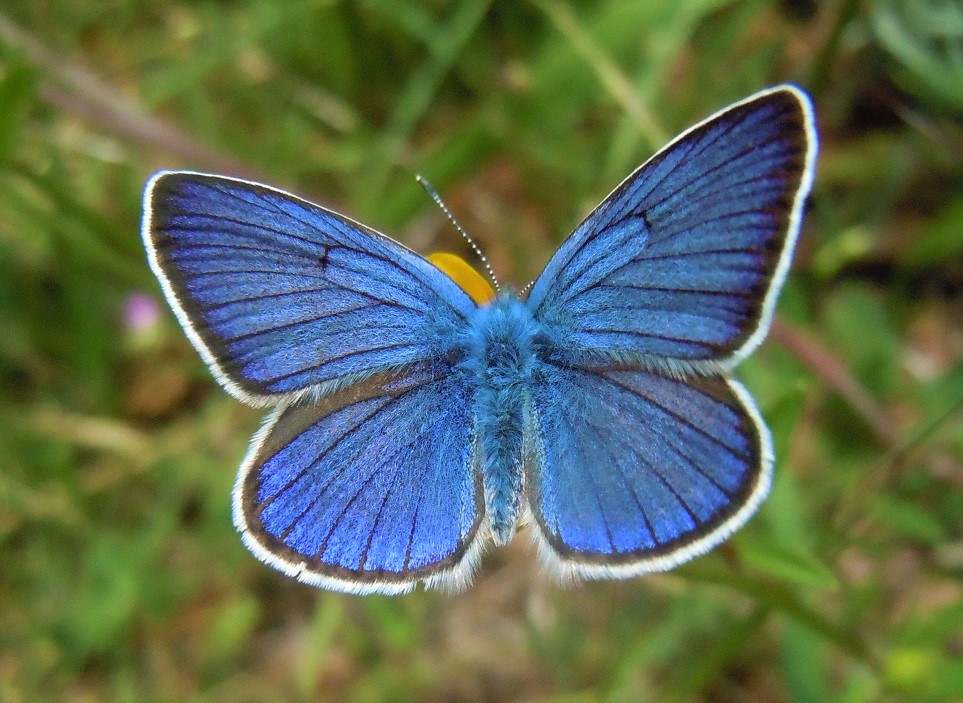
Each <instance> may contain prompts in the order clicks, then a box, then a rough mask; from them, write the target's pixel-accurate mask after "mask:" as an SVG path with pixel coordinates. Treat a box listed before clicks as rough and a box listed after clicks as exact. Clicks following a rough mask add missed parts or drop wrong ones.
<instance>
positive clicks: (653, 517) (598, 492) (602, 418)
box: [526, 364, 773, 578]
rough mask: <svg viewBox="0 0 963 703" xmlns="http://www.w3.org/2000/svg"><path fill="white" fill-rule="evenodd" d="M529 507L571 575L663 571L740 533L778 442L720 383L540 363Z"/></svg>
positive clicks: (544, 544) (747, 400)
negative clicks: (772, 440) (739, 529)
mask: <svg viewBox="0 0 963 703" xmlns="http://www.w3.org/2000/svg"><path fill="white" fill-rule="evenodd" d="M535 379H536V380H535V382H534V383H533V395H532V401H533V406H534V410H533V423H532V427H533V430H532V433H531V437H530V438H529V451H528V454H529V461H528V466H529V481H528V484H527V486H526V491H527V496H526V498H527V500H528V504H529V506H530V509H531V511H532V517H533V518H534V522H535V525H536V530H535V532H536V534H537V537H538V542H539V546H540V552H541V554H542V556H543V558H544V559H545V561H546V562H547V563H548V564H549V565H550V566H552V567H554V570H555V571H556V572H557V573H559V574H561V575H562V576H563V577H572V576H576V577H578V576H582V577H589V578H613V577H615V578H622V577H627V576H633V575H636V574H642V573H648V572H653V571H664V570H666V569H671V568H672V567H674V566H676V565H678V564H680V563H682V562H685V561H688V560H689V559H692V558H693V557H695V556H697V555H699V554H702V553H704V552H706V551H708V550H709V549H711V548H712V547H714V546H715V545H716V544H718V543H719V542H721V541H722V540H724V539H725V538H726V537H728V536H729V535H730V534H732V532H734V531H735V530H736V529H738V528H739V527H740V526H741V525H742V524H743V523H744V522H745V521H746V520H747V519H748V518H749V516H750V515H751V514H752V513H753V512H754V511H755V509H756V507H757V506H758V505H759V503H760V502H761V501H762V499H763V498H764V497H765V496H766V494H767V492H768V490H769V485H770V480H771V469H772V461H773V459H772V442H771V439H770V435H769V432H768V430H767V429H766V426H765V425H764V424H763V422H762V420H761V418H760V417H759V413H758V411H757V410H756V407H755V405H754V404H753V401H752V399H751V397H750V396H749V395H748V393H747V392H746V391H745V389H744V388H743V387H742V386H741V385H740V384H739V383H738V382H736V381H734V380H732V379H728V378H724V377H700V378H692V379H688V380H679V379H675V378H672V377H670V376H666V375H662V374H659V373H655V372H649V371H641V370H633V369H625V368H615V367H613V368H609V369H595V370H588V369H577V368H571V367H562V366H554V365H551V364H541V365H540V366H538V367H537V370H536V375H535Z"/></svg>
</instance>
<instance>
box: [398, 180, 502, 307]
mask: <svg viewBox="0 0 963 703" xmlns="http://www.w3.org/2000/svg"><path fill="white" fill-rule="evenodd" d="M415 180H417V181H418V184H419V185H420V186H421V187H422V188H424V189H425V192H426V193H428V195H429V197H430V198H431V199H432V200H434V201H435V204H436V205H437V206H438V207H440V208H441V211H442V212H443V213H445V215H446V216H447V217H448V220H449V221H450V222H451V223H452V224H453V225H454V226H455V229H457V230H458V233H459V234H460V235H461V236H462V237H464V238H465V241H466V242H468V244H469V246H471V248H472V251H474V252H475V254H476V255H477V256H478V258H479V259H481V262H482V264H484V266H485V271H487V272H488V277H489V278H490V279H492V285H493V286H494V287H495V292H496V293H500V292H501V287H500V286H499V285H498V279H497V278H495V271H494V270H493V269H492V266H491V264H490V263H488V257H486V256H485V255H484V254H482V250H481V249H479V248H478V245H477V244H475V241H474V240H473V239H472V238H471V237H469V236H468V232H466V231H465V230H464V229H463V228H462V226H461V225H460V224H458V220H456V219H455V216H454V215H452V214H451V210H449V209H448V206H447V205H445V203H443V202H442V200H441V196H440V195H438V192H437V191H436V190H435V189H434V188H432V187H431V183H429V182H428V181H427V180H425V177H424V176H422V175H421V174H418V175H416V176H415Z"/></svg>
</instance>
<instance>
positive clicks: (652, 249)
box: [529, 86, 816, 373]
mask: <svg viewBox="0 0 963 703" xmlns="http://www.w3.org/2000/svg"><path fill="white" fill-rule="evenodd" d="M815 153H816V136H815V130H814V128H813V114H812V107H811V104H810V101H809V98H808V97H807V96H806V95H805V94H804V93H803V92H802V91H800V90H799V89H797V88H795V87H792V86H782V87H778V88H773V89H770V90H766V91H763V92H761V93H758V94H756V95H754V96H752V97H750V98H748V99H746V100H745V101H743V102H741V103H737V104H735V105H733V106H731V107H728V108H726V109H725V110H723V111H721V112H720V113H718V114H716V115H715V116H713V117H710V118H709V119H707V120H706V121H704V122H702V123H700V124H698V125H696V126H695V127H693V128H691V129H689V130H688V131H686V132H685V133H683V134H682V135H681V136H680V137H678V138H677V139H676V140H675V141H673V142H672V143H671V144H669V145H668V146H667V147H665V148H664V149H662V150H661V151H660V152H659V153H657V154H656V155H655V156H653V157H652V158H651V159H650V160H649V161H647V162H646V163H645V164H644V165H642V166H641V167H640V168H639V169H638V170H637V171H636V172H635V173H633V174H632V175H630V176H629V177H628V178H627V179H626V180H625V181H624V182H623V183H622V184H621V185H619V186H618V187H617V188H616V189H615V190H614V191H613V192H612V193H611V194H610V195H609V196H608V197H607V198H606V199H605V200H604V201H603V202H602V204H601V205H599V206H598V208H597V209H596V210H595V211H594V212H593V213H591V214H590V215H589V216H588V217H587V218H586V219H585V221H584V222H582V224H581V225H579V227H578V228H577V229H576V230H575V232H574V233H573V234H572V235H571V236H570V237H569V238H568V239H567V240H566V241H565V242H564V243H563V244H562V246H561V247H560V248H559V250H558V252H557V253H556V254H555V256H554V257H553V258H552V259H551V261H550V262H549V263H548V265H547V266H546V268H545V270H544V271H543V272H542V274H541V276H540V277H539V278H538V280H537V281H536V282H535V284H534V286H533V288H532V291H531V295H530V296H529V305H530V307H531V308H532V310H533V311H534V313H535V315H536V317H538V319H539V320H540V321H541V322H542V324H543V325H544V326H545V327H546V328H547V329H548V330H550V331H551V336H552V337H553V340H554V346H555V347H556V349H557V356H558V357H559V358H560V359H562V360H565V361H568V362H570V363H579V362H582V361H585V360H586V359H591V358H594V357H604V358H608V359H609V360H611V359H616V360H620V361H633V362H637V363H639V362H641V363H643V364H645V365H646V366H647V367H649V368H660V369H665V370H669V371H671V372H673V373H686V372H689V371H693V370H698V371H718V370H721V369H727V368H731V367H732V366H734V365H735V364H736V363H738V362H739V361H741V360H742V359H743V358H745V356H747V355H748V354H749V353H750V352H751V351H752V350H753V349H754V348H755V347H756V346H757V345H758V344H759V342H760V341H761V340H762V338H763V337H764V336H765V334H766V332H767V331H768V328H769V324H770V321H771V318H772V312H773V308H774V306H775V300H776V296H777V295H778V292H779V289H780V287H781V286H782V282H783V279H784V278H785V275H786V271H787V269H788V267H789V261H790V258H791V256H792V251H793V248H794V245H795V241H796V235H797V233H798V230H799V223H800V217H801V212H802V206H803V201H804V200H805V198H806V196H807V194H808V193H809V189H810V186H811V183H812V172H813V163H814V159H815Z"/></svg>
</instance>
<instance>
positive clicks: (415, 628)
mask: <svg viewBox="0 0 963 703" xmlns="http://www.w3.org/2000/svg"><path fill="white" fill-rule="evenodd" d="M783 80H792V81H796V82H798V83H799V84H801V85H802V86H804V87H806V88H807V89H808V90H810V91H811V93H812V95H813V97H814V100H815V102H816V105H817V111H818V118H819V126H820V133H821V139H822V153H821V156H820V161H819V170H818V176H817V180H816V186H815V191H814V193H813V196H812V198H811V201H810V203H809V207H808V214H807V216H806V220H805V226H804V231H803V234H802V237H801V240H800V246H799V251H798V255H797V257H796V261H795V264H794V267H793V271H792V274H791V275H790V277H789V281H788V283H787V286H786V290H785V292H784V294H783V296H782V299H781V301H780V305H779V321H778V322H777V325H776V327H775V329H774V331H773V334H772V336H771V337H770V339H769V341H768V342H767V343H766V344H765V345H763V347H762V348H761V349H760V350H759V351H758V352H757V353H756V354H755V355H754V356H753V357H752V358H751V359H750V360H749V361H747V362H746V363H745V364H743V366H742V367H741V368H740V371H739V375H740V376H741V378H743V379H744V380H745V382H746V383H747V384H748V385H749V386H750V388H751V389H752V390H753V392H754V393H755V394H756V396H757V397H758V399H759V401H760V405H761V407H762V410H763V414H764V415H765V416H766V418H767V419H768V421H769V423H770V424H771V426H772V428H773V432H774V435H775V439H776V445H777V450H778V456H779V458H778V463H777V465H776V481H775V487H774V489H773V493H772V496H771V497H770V498H769V500H768V501H767V502H766V503H765V504H764V506H763V507H762V509H761V510H760V512H759V514H758V516H757V517H755V518H754V519H753V520H752V521H751V523H750V524H749V525H748V526H747V527H746V528H745V529H744V530H743V531H741V532H740V533H739V534H738V535H737V537H736V538H735V539H733V540H732V541H731V542H729V543H727V544H726V545H725V546H724V547H722V548H720V549H718V550H716V551H715V552H714V553H712V554H711V555H710V556H707V557H704V558H701V559H698V560H696V561H695V562H693V563H691V564H689V565H687V566H685V567H683V568H680V569H678V570H676V571H674V572H672V573H669V574H666V575H659V576H652V577H647V578H639V579H634V580H630V581H627V582H614V583H590V584H585V585H583V586H581V587H579V588H560V587H558V586H556V585H555V584H554V583H553V582H552V580H551V579H550V578H548V577H547V576H546V575H545V574H544V573H542V571H541V569H540V567H539V566H538V564H537V562H536V559H535V558H534V557H533V554H532V550H531V549H530V548H529V545H528V541H527V540H526V539H524V538H523V537H524V536H520V537H521V538H519V539H516V540H515V541H514V543H512V544H511V545H510V546H509V547H508V548H505V549H501V550H492V551H490V552H489V553H488V554H487V555H486V557H485V559H484V564H483V568H482V570H481V572H480V574H479V575H478V577H477V579H476V582H475V584H474V586H473V587H472V588H471V589H470V590H469V591H467V592H466V593H464V594H460V595H455V596H448V595H444V594H439V593H434V592H429V593H425V592H417V593H415V594H412V595H410V596H405V597H398V598H394V599H389V598H383V597H367V598H357V597H350V596H343V595H339V594H332V593H327V592H323V591H319V590H315V589H312V588H310V587H306V586H302V585H299V584H297V583H295V582H294V581H292V580H290V579H287V578H285V577H283V576H282V575H281V574H279V573H277V572H275V571H273V570H271V569H269V568H268V567H266V566H263V565H261V564H260V563H258V562H257V561H256V560H255V559H254V558H253V557H252V556H251V555H250V554H249V553H248V552H247V551H246V550H245V548H244V547H243V546H242V544H241V542H240V540H239V538H238V536H237V534H236V533H235V532H234V529H233V527H232V526H231V517H230V491H231V486H232V482H233V480H234V474H235V470H236V467H237V465H238V463H239V462H240V460H241V458H242V456H243V454H244V452H245V448H246V444H247V441H248V438H249V436H250V435H251V433H252V432H253V431H254V429H255V428H256V427H257V426H258V422H259V419H260V416H261V412H259V411H256V410H252V409H249V408H246V407H244V406H242V405H240V404H239V403H237V402H235V401H234V400H232V399H231V398H229V397H228V396H227V394H225V393H224V392H223V391H222V390H221V389H220V388H218V387H217V386H216V384H215V383H214V382H213V381H212V379H211V377H210V374H209V373H208V371H207V369H206V368H205V367H204V365H203V364H202V363H201V361H200V359H199V358H198V356H197V354H196V353H195V352H194V350H193V349H192V348H191V347H190V345H189V344H188V342H187V340H186V339H185V337H184V335H183V333H182V332H181V330H180V328H179V327H178V326H177V323H176V321H175V320H174V317H173V315H172V314H171V313H170V312H169V310H168V309H167V307H166V305H165V304H164V302H163V300H162V298H161V296H160V291H159V288H158V285H157V283H156V281H155V280H154V279H153V277H152V275H151V274H150V272H149V270H148V268H147V265H146V262H145V257H144V252H143V250H142V248H141V242H140V237H139V235H138V222H139V217H140V197H141V189H142V187H143V183H144V181H145V179H146V177H147V176H148V175H149V174H150V173H151V172H152V171H153V170H155V169H157V168H161V167H185V168H193V169H199V170H205V171H215V172H222V173H233V174H237V175H244V176H248V177H253V178H257V179H259V180H263V181H266V182H269V183H271V184H275V185H278V186H281V187H285V188H288V189H291V190H294V191H296V192H298V193H299V194H302V195H304V196H306V197H309V198H312V199H315V200H318V201H319V202H322V203H325V204H328V205H332V206H335V207H338V208H339V209H341V210H343V211H344V212H346V213H348V214H349V215H351V216H353V217H356V218H358V219H360V220H362V221H364V222H366V223H369V224H371V225H373V226H375V227H377V228H379V229H382V230H383V231H386V232H388V233H391V234H393V235H394V236H396V237H398V238H399V239H401V240H402V241H404V242H406V243H407V244H408V245H409V246H411V247H413V248H415V249H416V250H418V251H421V252H423V253H427V252H429V251H432V250H435V249H439V248H442V249H450V250H455V251H459V252H462V253H466V252H464V251H463V248H464V245H463V243H462V242H460V240H459V238H458V236H457V234H455V233H454V232H453V230H452V228H451V227H450V226H449V225H448V224H447V223H446V221H445V220H444V218H443V216H442V215H441V213H440V212H439V211H438V210H437V208H436V207H435V206H434V205H433V204H432V203H431V202H430V201H429V199H428V198H427V197H426V196H425V194H424V193H423V192H422V191H421V189H420V188H419V187H418V186H417V184H416V183H415V181H414V178H413V175H414V173H416V172H422V173H424V174H425V175H427V176H428V178H429V179H430V180H432V181H433V183H434V184H435V186H436V187H437V188H438V189H439V191H441V193H442V194H443V196H444V197H445V198H446V200H447V202H448V204H449V206H450V207H451V208H452V210H453V211H454V213H455V214H456V216H457V217H459V219H460V220H461V222H462V224H464V225H465V227H466V228H467V229H468V231H469V232H471V233H472V234H473V235H474V237H475V238H476V239H477V240H478V242H479V244H480V245H481V247H482V248H483V250H484V251H485V252H487V254H488V256H489V257H490V258H491V260H492V263H493V265H494V267H495V269H496V271H497V272H498V273H499V275H500V277H501V278H502V279H503V280H509V281H512V282H514V283H516V284H517V285H522V284H524V283H526V282H527V281H528V280H530V279H531V278H532V277H534V276H535V275H536V274H537V273H538V271H539V270H540V269H541V266H542V265H544V263H545V261H546V260H547V258H548V257H549V256H550V254H551V252H552V251H553V250H554V249H555V247H556V246H557V245H558V243H559V242H560V241H561V240H562V238H563V237H564V236H565V234H566V233H567V232H569V231H570V230H571V229H572V228H573V226H574V225H575V224H576V223H577V222H578V221H579V220H580V219H581V217H582V216H583V215H584V214H585V213H587V212H588V211H589V210H590V209H591V207H592V206H593V205H594V204H595V203H597V202H598V200H599V199H600V198H601V197H602V196H604V195H605V194H606V193H607V192H608V191H609V190H610V189H611V188H612V187H613V186H614V185H615V184H616V183H618V182H619V181H620V180H621V179H622V178H623V177H624V176H625V175H626V174H627V173H628V172H629V171H631V170H632V169H633V168H634V167H635V166H636V165H637V164H639V163H640V162H641V161H642V160H644V159H645V158H646V157H647V156H648V155H650V154H651V153H652V152H653V151H654V150H655V149H657V148H658V147H659V146H660V145H661V144H663V143H664V142H665V141H666V140H667V139H668V138H670V137H671V136H673V135H674V134H675V133H677V132H678V131H680V130H681V129H682V128H684V127H686V126H688V125H689V124H691V123H692V122H694V121H696V120H698V119H701V118H702V117H704V116H706V115H707V114H709V113H711V112H713V111H715V110H716V109H718V108H720V107H722V106H723V105H725V104H726V103H728V102H730V101H732V100H735V99H739V98H742V97H744V96H746V95H748V94H750V93H752V92H754V91H756V90H758V89H759V88H762V87H765V86H768V85H771V84H774V83H776V82H780V81H783ZM961 117H963V6H961V4H960V3H959V2H954V1H952V0H917V1H911V0H907V1H905V2H900V1H897V0H889V1H884V2H872V3H871V2H853V1H850V0H844V1H843V2H820V1H819V0H795V1H793V0H783V1H782V2H765V1H762V0H662V1H660V2H651V1H642V0H635V1H622V2H579V3H565V2H561V1H559V0H523V1H521V2H508V1H504V0H502V1H499V0H459V1H457V2H442V1H440V0H438V1H434V2H412V1H409V0H403V1H401V2H398V1H395V0H363V1H359V2H336V1H334V0H297V1H295V2H286V3H278V2H274V1H273V0H232V1H223V2H219V1H215V0H207V1H206V2H196V3H190V2H160V1H154V2H143V1H141V0H105V1H103V2H70V1H68V0H20V1H18V2H13V1H12V0H10V1H6V2H3V3H2V4H0V394H2V404H0V701H3V702H5V703H7V702H9V703H19V702H21V701H24V702H27V701H81V702H83V701H197V702H202V701H203V702H208V701H210V702H215V701H273V700H292V701H308V700H332V701H381V700H390V701H531V702H544V703H547V702H549V701H557V702H559V703H562V702H565V703H576V702H578V703H581V702H583V701H585V702H588V701H612V702H617V701H804V702H808V701H813V702H815V701H838V702H840V703H843V702H846V703H850V702H851V703H858V702H861V701H960V700H963V658H961V655H963V627H961V623H963V583H961V575H963V528H961V525H963V407H961V398H963V166H961V162H963V120H961Z"/></svg>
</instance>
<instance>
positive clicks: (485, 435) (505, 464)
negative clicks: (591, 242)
mask: <svg viewBox="0 0 963 703" xmlns="http://www.w3.org/2000/svg"><path fill="white" fill-rule="evenodd" d="M538 331H539V326H538V323H537V322H536V321H535V318H534V317H533V316H532V313H531V310H530V309H529V308H528V306H527V305H526V304H525V303H523V302H522V301H521V300H519V299H518V298H517V297H516V296H514V295H513V294H511V293H504V294H501V295H499V296H498V297H497V298H496V299H495V300H494V301H493V302H492V303H491V304H490V305H486V306H483V307H480V308H478V310H477V311H476V312H475V313H474V314H473V315H472V316H471V319H470V320H469V328H468V330H467V331H466V333H465V334H463V335H459V336H458V337H457V338H456V339H457V341H456V346H455V351H456V353H458V354H460V355H462V360H461V362H460V363H459V364H458V365H457V366H456V369H457V371H458V372H459V373H463V374H465V376H466V379H467V384H466V385H468V386H469V387H472V388H473V389H474V399H473V400H472V401H471V405H472V407H473V408H474V410H475V418H476V420H475V421H476V432H477V434H478V437H479V441H480V449H481V462H482V471H483V484H484V488H485V508H486V512H487V515H488V522H489V525H490V527H491V532H492V537H493V539H494V541H495V543H496V544H500V545H501V544H505V543H507V542H508V541H509V540H510V539H511V538H512V535H514V533H515V525H516V522H517V520H518V514H519V509H520V508H521V499H522V487H523V482H524V466H523V447H524V441H525V428H526V426H527V425H528V423H529V413H530V406H531V388H530V384H531V380H532V370H533V368H534V366H535V362H536V360H535V355H534V341H535V338H536V336H537V334H538Z"/></svg>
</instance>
